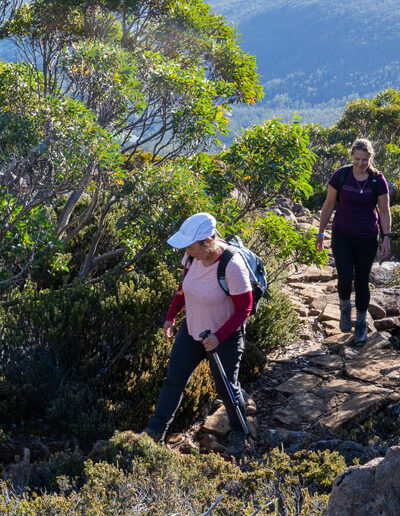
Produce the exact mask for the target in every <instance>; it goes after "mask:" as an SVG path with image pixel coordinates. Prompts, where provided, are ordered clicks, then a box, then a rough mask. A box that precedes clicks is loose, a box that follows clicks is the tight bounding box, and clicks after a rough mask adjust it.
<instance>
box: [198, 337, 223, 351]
mask: <svg viewBox="0 0 400 516" xmlns="http://www.w3.org/2000/svg"><path fill="white" fill-rule="evenodd" d="M202 343H203V346H204V349H205V350H206V351H207V352H208V351H212V350H213V349H215V348H216V347H217V346H218V344H219V342H218V339H217V337H216V336H215V335H214V333H210V335H208V336H207V337H206V338H205V339H203V340H202Z"/></svg>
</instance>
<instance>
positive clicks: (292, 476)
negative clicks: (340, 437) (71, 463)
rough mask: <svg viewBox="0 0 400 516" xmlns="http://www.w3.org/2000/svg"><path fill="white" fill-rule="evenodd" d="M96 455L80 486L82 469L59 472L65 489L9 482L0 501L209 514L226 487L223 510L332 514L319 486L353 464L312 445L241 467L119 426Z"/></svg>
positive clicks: (87, 510)
mask: <svg viewBox="0 0 400 516" xmlns="http://www.w3.org/2000/svg"><path fill="white" fill-rule="evenodd" d="M91 457H92V460H87V461H86V463H85V469H84V472H83V475H81V477H80V481H79V483H80V487H77V484H76V482H75V480H76V477H75V476H74V471H73V475H71V476H69V475H68V474H66V473H64V474H62V475H61V476H59V477H58V486H59V494H51V493H49V494H35V495H31V494H29V492H28V493H25V494H23V495H21V496H20V497H18V496H17V495H15V494H14V493H13V492H12V489H11V486H9V485H7V484H5V483H3V484H2V486H1V490H0V509H2V511H3V512H5V511H7V512H5V513H6V514H11V515H13V516H14V515H15V516H17V515H18V516H19V515H22V514H27V512H24V511H29V514H30V515H32V516H36V515H37V516H39V515H42V514H44V512H43V511H45V510H47V511H52V512H55V511H57V513H60V512H59V511H61V513H63V514H71V516H75V515H76V516H78V514H79V515H89V514H90V515H96V516H97V515H98V516H100V515H104V514H110V515H111V514H115V513H116V512H118V513H121V514H128V513H133V512H135V513H137V514H141V515H143V516H144V515H152V516H164V515H165V514H172V513H176V512H184V511H187V510H190V511H191V512H193V513H194V514H202V513H203V512H204V511H206V510H207V509H208V508H209V507H210V506H211V505H212V504H213V503H214V502H215V501H216V500H217V498H218V497H219V496H220V495H222V499H221V501H220V502H219V503H218V505H217V506H216V508H215V509H214V512H215V514H216V515H220V516H223V515H226V514H230V515H232V516H239V515H250V514H252V513H253V512H254V510H255V509H256V508H257V507H259V508H260V511H261V513H262V514H265V515H266V516H267V515H271V516H272V515H275V514H280V513H281V511H283V510H285V511H286V512H285V514H293V515H294V514H296V513H297V512H296V510H297V511H298V510H301V514H302V515H304V516H311V515H314V516H315V515H317V514H324V511H326V505H327V496H326V495H323V494H318V492H317V493H316V492H315V491H316V490H317V491H318V489H319V490H320V491H324V490H326V489H328V488H329V487H330V486H331V485H332V481H333V478H334V476H336V475H337V474H339V473H340V472H342V471H343V469H344V468H345V464H344V461H343V458H342V457H340V456H338V455H337V454H336V453H330V452H323V453H320V452H317V453H316V452H305V451H304V452H299V453H298V454H295V455H294V456H293V457H290V456H289V455H287V454H286V453H285V452H283V451H279V450H277V449H275V450H272V451H271V453H270V454H269V455H268V456H265V457H263V459H262V460H260V461H257V462H255V461H254V462H253V463H251V464H248V466H247V467H246V468H243V469H242V470H241V469H240V468H239V467H238V466H237V465H235V464H232V463H230V462H226V461H225V460H224V459H222V458H221V457H219V456H217V455H214V454H210V455H181V454H176V453H174V452H173V451H171V450H169V449H168V448H165V447H164V448H162V447H160V446H158V445H155V444H154V443H153V442H152V441H151V440H150V439H149V438H148V437H147V436H145V435H144V436H137V435H135V434H133V433H132V432H123V433H120V432H117V433H115V434H114V435H113V437H112V438H111V439H110V440H109V441H107V442H106V441H103V442H102V443H98V445H96V447H95V449H94V450H93V452H92V454H91ZM64 460H65V458H64ZM60 471H63V468H61V469H60ZM300 486H301V487H300Z"/></svg>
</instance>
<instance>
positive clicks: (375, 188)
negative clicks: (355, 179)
mask: <svg viewBox="0 0 400 516" xmlns="http://www.w3.org/2000/svg"><path fill="white" fill-rule="evenodd" d="M371 188H372V194H373V196H374V200H375V204H378V178H377V177H376V175H375V174H373V175H372V179H371Z"/></svg>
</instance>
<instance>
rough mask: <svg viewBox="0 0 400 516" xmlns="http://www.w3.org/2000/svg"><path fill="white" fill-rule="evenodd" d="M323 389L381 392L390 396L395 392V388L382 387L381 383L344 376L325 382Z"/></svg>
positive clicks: (352, 392) (349, 392) (366, 392)
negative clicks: (375, 383)
mask: <svg viewBox="0 0 400 516" xmlns="http://www.w3.org/2000/svg"><path fill="white" fill-rule="evenodd" d="M322 388H323V389H325V390H327V391H331V392H347V393H348V394H352V395H358V394H368V393H369V394H381V395H384V396H389V395H391V394H392V393H393V390H391V389H387V388H384V387H380V386H379V385H372V384H368V383H363V382H356V381H354V380H347V379H342V378H336V379H334V380H331V381H329V382H328V383H325V384H324V385H323V387H322Z"/></svg>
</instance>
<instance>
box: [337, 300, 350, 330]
mask: <svg viewBox="0 0 400 516" xmlns="http://www.w3.org/2000/svg"><path fill="white" fill-rule="evenodd" d="M339 308H340V321H339V328H340V331H343V332H347V331H350V330H351V304H350V299H346V300H342V299H340V300H339Z"/></svg>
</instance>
